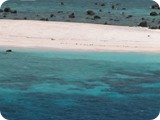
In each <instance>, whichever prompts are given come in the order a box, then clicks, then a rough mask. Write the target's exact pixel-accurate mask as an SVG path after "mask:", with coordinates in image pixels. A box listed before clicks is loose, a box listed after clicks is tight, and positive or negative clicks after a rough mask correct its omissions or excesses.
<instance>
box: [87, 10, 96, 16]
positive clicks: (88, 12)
mask: <svg viewBox="0 0 160 120" xmlns="http://www.w3.org/2000/svg"><path fill="white" fill-rule="evenodd" d="M87 15H91V16H93V15H95V13H94V12H93V11H92V10H88V11H87Z"/></svg>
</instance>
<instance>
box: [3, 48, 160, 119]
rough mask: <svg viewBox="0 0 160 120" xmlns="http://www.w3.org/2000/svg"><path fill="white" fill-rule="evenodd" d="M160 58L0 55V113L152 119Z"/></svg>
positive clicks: (159, 106) (159, 105)
mask: <svg viewBox="0 0 160 120" xmlns="http://www.w3.org/2000/svg"><path fill="white" fill-rule="evenodd" d="M159 88H160V54H145V53H105V52H104V53H96V52H69V51H68V52H63V51H52V52H49V51H48V52H47V51H46V52H42V51H41V52H38V51H21V52H20V51H16V50H15V51H14V50H13V52H12V53H5V52H4V51H3V50H1V51H0V111H1V112H2V114H3V116H5V118H6V119H9V120H151V119H153V118H155V117H156V116H157V115H158V112H159V110H160V94H159V93H160V89H159Z"/></svg>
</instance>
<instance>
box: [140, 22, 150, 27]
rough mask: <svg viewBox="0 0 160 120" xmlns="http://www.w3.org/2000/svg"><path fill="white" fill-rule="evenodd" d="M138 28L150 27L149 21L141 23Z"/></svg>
mask: <svg viewBox="0 0 160 120" xmlns="http://www.w3.org/2000/svg"><path fill="white" fill-rule="evenodd" d="M138 26H141V27H147V26H148V23H147V21H142V22H140V23H139V25H138Z"/></svg>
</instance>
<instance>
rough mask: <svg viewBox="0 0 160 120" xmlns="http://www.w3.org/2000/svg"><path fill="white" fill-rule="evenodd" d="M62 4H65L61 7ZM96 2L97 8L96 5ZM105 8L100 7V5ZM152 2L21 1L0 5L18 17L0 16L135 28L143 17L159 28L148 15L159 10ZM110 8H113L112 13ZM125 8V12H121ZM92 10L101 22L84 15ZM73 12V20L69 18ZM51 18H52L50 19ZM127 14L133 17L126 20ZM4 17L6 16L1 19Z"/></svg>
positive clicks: (107, 0) (155, 17) (155, 20)
mask: <svg viewBox="0 0 160 120" xmlns="http://www.w3.org/2000/svg"><path fill="white" fill-rule="evenodd" d="M61 2H63V3H64V5H61ZM95 3H97V5H95ZM103 3H104V4H105V6H101V4H103ZM153 4H155V2H153V1H151V0H34V1H20V0H9V1H7V2H5V3H4V4H3V5H2V8H5V7H7V6H9V7H11V8H12V9H14V10H17V11H18V13H17V14H10V13H0V18H1V19H24V18H25V19H31V20H40V19H42V18H43V19H47V20H50V21H67V22H83V23H84V22H85V23H98V24H104V23H106V22H107V24H111V25H127V26H128V25H129V26H137V25H138V24H139V23H140V22H141V21H142V20H141V19H142V18H144V19H145V20H146V21H147V22H148V25H152V26H153V25H156V26H160V22H159V19H160V16H150V12H153V11H155V12H157V13H159V12H160V11H159V10H156V9H154V10H153V9H151V5H153ZM112 5H115V9H114V10H112V7H111V6H112ZM123 8H125V10H123ZM87 10H92V11H94V12H95V15H98V16H100V17H101V18H100V19H94V16H95V15H93V16H89V15H87V14H86V11H87ZM71 13H74V15H75V18H69V15H70V14H71ZM50 15H52V17H50ZM128 15H132V16H133V17H130V18H127V16H128ZM4 16H5V17H4Z"/></svg>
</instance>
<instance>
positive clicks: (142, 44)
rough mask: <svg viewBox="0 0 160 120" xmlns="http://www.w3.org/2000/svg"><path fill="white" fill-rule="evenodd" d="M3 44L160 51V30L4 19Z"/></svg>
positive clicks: (0, 29)
mask: <svg viewBox="0 0 160 120" xmlns="http://www.w3.org/2000/svg"><path fill="white" fill-rule="evenodd" d="M0 47H3V48H4V47H6V49H8V48H9V47H18V48H27V49H29V48H37V49H53V50H54V49H62V50H84V51H116V52H160V30H151V29H147V28H140V27H122V26H111V25H98V24H85V23H69V22H48V21H47V22H45V21H32V20H0Z"/></svg>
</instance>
